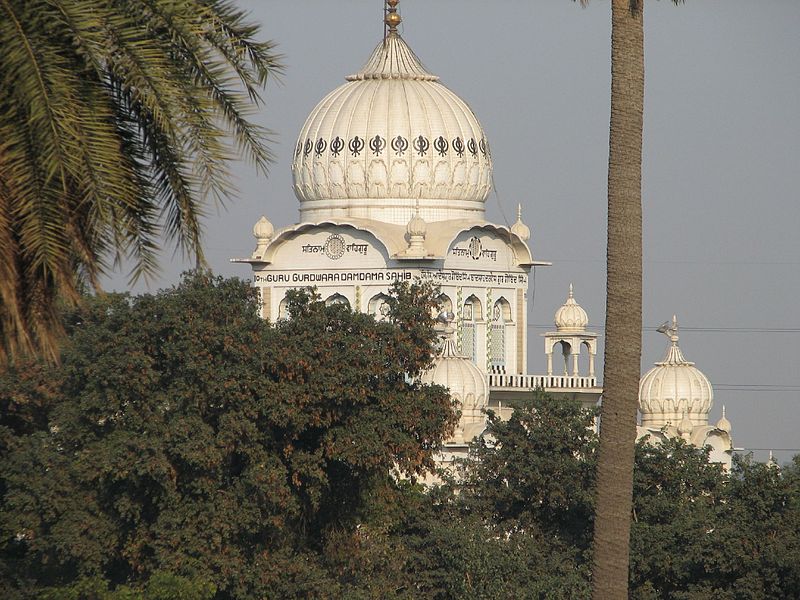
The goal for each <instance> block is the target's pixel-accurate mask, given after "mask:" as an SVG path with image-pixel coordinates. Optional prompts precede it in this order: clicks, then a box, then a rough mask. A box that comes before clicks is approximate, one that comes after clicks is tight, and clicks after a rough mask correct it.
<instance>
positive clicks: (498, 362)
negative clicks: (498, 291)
mask: <svg viewBox="0 0 800 600" xmlns="http://www.w3.org/2000/svg"><path fill="white" fill-rule="evenodd" d="M510 323H511V305H510V304H509V303H508V300H506V299H505V298H499V299H498V300H497V302H495V303H494V307H493V308H492V323H491V339H490V342H489V362H490V365H491V367H492V370H496V371H499V372H505V368H506V327H507V326H508V325H509V324H510Z"/></svg>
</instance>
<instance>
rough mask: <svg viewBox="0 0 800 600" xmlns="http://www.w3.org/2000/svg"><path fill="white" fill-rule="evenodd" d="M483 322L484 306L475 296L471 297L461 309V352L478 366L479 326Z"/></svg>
mask: <svg viewBox="0 0 800 600" xmlns="http://www.w3.org/2000/svg"><path fill="white" fill-rule="evenodd" d="M482 320H483V304H481V301H480V300H479V299H478V297H477V296H476V295H475V294H472V295H471V296H469V297H468V298H467V299H466V300H465V301H464V304H463V305H462V307H461V319H460V321H459V326H460V331H459V334H460V337H461V352H462V353H463V354H464V356H466V357H467V358H469V359H471V360H472V362H474V363H475V364H478V326H477V323H478V322H479V321H482Z"/></svg>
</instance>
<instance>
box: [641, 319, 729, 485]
mask: <svg viewBox="0 0 800 600" xmlns="http://www.w3.org/2000/svg"><path fill="white" fill-rule="evenodd" d="M659 331H660V332H662V333H664V334H665V335H666V336H667V337H668V338H669V340H670V345H669V347H668V348H667V354H666V356H665V357H664V360H662V361H661V362H657V363H656V364H655V366H654V367H653V368H652V369H650V370H649V371H648V372H647V373H645V374H644V376H643V377H642V379H641V380H640V381H639V413H640V414H641V417H642V424H641V426H639V427H637V428H636V429H637V431H636V437H637V439H641V438H643V437H648V438H649V439H650V441H652V442H653V443H656V444H659V443H661V442H662V441H664V440H665V439H667V438H675V437H680V438H682V439H684V440H686V441H687V442H689V443H690V444H694V445H695V446H699V447H703V446H709V447H710V452H709V460H710V461H711V462H718V463H722V464H723V465H724V466H725V468H726V469H730V467H731V462H732V458H733V440H732V439H731V423H730V421H728V419H727V418H725V407H724V406H723V408H722V418H721V419H720V420H719V421H717V424H716V425H709V424H708V413H709V411H710V410H711V407H712V406H713V404H714V388H713V387H712V386H711V382H710V381H709V380H708V377H706V376H705V375H704V374H703V372H702V371H700V369H698V368H697V367H695V366H694V363H693V362H689V361H688V360H686V359H685V358H684V357H683V352H681V349H680V346H678V319H677V317H675V316H673V317H672V323H671V324H668V325H665V326H662V327H661V328H659Z"/></svg>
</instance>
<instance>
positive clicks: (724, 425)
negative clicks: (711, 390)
mask: <svg viewBox="0 0 800 600" xmlns="http://www.w3.org/2000/svg"><path fill="white" fill-rule="evenodd" d="M717 429H719V430H721V431H724V432H725V433H730V432H731V429H732V425H731V422H730V421H728V419H727V418H726V417H725V405H723V406H722V417H720V419H719V421H717Z"/></svg>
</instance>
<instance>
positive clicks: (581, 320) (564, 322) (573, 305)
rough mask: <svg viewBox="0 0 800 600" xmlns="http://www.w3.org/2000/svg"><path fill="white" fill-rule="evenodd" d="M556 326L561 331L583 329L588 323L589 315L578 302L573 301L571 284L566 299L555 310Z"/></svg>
mask: <svg viewBox="0 0 800 600" xmlns="http://www.w3.org/2000/svg"><path fill="white" fill-rule="evenodd" d="M555 323H556V328H557V329H558V331H563V332H578V331H584V330H585V329H586V326H587V325H588V324H589V315H587V314H586V311H585V310H583V308H582V307H581V305H580V304H578V303H577V302H575V296H574V294H573V293H572V284H571V283H570V284H569V296H568V297H567V301H566V302H564V304H563V305H562V306H561V308H559V309H558V310H557V311H556V316H555Z"/></svg>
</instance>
